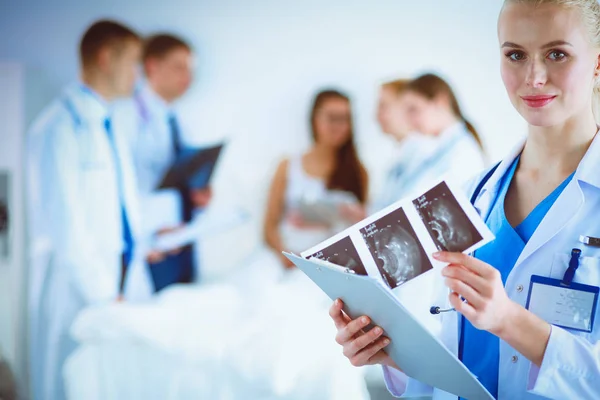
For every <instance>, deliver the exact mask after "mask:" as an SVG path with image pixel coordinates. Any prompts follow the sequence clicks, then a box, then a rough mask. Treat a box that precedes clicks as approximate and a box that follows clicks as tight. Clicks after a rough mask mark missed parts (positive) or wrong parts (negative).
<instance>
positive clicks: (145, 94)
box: [137, 83, 173, 121]
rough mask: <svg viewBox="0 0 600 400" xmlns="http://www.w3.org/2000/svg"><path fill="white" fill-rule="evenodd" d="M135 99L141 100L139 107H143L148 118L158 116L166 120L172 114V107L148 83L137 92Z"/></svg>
mask: <svg viewBox="0 0 600 400" xmlns="http://www.w3.org/2000/svg"><path fill="white" fill-rule="evenodd" d="M137 96H138V99H137V101H141V102H142V104H141V105H140V106H141V107H144V108H145V112H146V113H147V117H148V118H151V119H153V118H158V119H161V120H164V121H166V120H167V119H168V118H169V116H170V115H172V114H173V108H172V107H171V105H170V104H169V103H167V102H166V101H165V100H164V99H163V98H162V97H160V96H159V95H158V94H157V93H156V92H155V91H154V90H153V89H152V88H151V87H150V85H149V84H148V83H146V84H144V85H143V86H142V87H141V88H140V90H139V93H138V94H137Z"/></svg>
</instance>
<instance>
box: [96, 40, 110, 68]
mask: <svg viewBox="0 0 600 400" xmlns="http://www.w3.org/2000/svg"><path fill="white" fill-rule="evenodd" d="M110 50H111V49H110V47H108V46H104V47H102V48H101V49H100V50H99V51H98V56H97V65H98V68H99V69H100V70H101V71H107V70H108V69H110V64H111V61H112V54H111V51H110Z"/></svg>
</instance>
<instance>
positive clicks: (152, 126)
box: [115, 85, 183, 196]
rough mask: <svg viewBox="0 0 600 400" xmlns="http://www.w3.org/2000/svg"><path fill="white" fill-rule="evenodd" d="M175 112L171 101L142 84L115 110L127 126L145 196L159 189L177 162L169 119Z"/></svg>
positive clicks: (129, 142)
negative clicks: (173, 164)
mask: <svg viewBox="0 0 600 400" xmlns="http://www.w3.org/2000/svg"><path fill="white" fill-rule="evenodd" d="M172 113H173V110H172V109H171V108H170V106H169V104H167V103H166V102H165V101H164V100H163V99H162V98H160V96H159V95H158V94H156V93H155V92H154V91H153V90H152V88H150V87H149V86H148V85H144V86H142V87H141V88H140V89H139V90H138V91H137V93H136V94H135V95H134V97H133V98H132V99H130V100H129V99H128V100H127V101H124V102H122V103H120V104H119V106H118V107H117V108H116V109H115V119H116V120H117V121H118V122H119V124H120V125H122V126H124V127H125V126H126V127H127V141H128V144H129V146H130V148H131V153H132V159H133V164H134V168H135V174H136V177H137V180H138V189H139V191H140V194H141V195H142V196H146V195H148V194H150V193H152V192H154V191H155V190H156V188H157V187H158V185H159V184H160V181H161V179H162V178H163V176H164V175H165V173H166V172H167V170H168V169H169V167H170V166H171V164H172V163H173V161H175V151H174V149H173V143H172V139H171V128H170V126H169V122H168V121H169V115H171V114H172ZM178 122H179V121H178ZM180 130H182V129H181V126H180ZM181 133H183V132H181Z"/></svg>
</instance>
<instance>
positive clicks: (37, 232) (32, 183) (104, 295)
mask: <svg viewBox="0 0 600 400" xmlns="http://www.w3.org/2000/svg"><path fill="white" fill-rule="evenodd" d="M79 51H80V62H81V76H80V81H79V82H77V83H75V84H73V85H71V86H69V87H68V88H67V89H66V90H65V91H64V92H63V93H62V94H61V95H60V96H59V97H58V98H57V99H56V100H55V101H54V102H52V103H51V104H50V105H49V106H48V107H47V108H46V109H45V110H44V111H43V112H42V114H41V115H40V116H39V117H38V118H37V119H36V121H35V122H34V124H33V126H32V128H31V131H30V132H29V134H28V147H27V160H28V161H27V162H28V165H27V167H28V168H27V172H28V197H29V207H30V210H29V212H30V218H29V219H30V241H29V245H30V249H31V253H30V255H31V263H30V265H31V271H30V277H31V282H30V315H31V367H32V371H31V372H32V384H33V397H34V398H35V399H37V400H45V399H49V400H60V399H63V398H65V397H66V395H65V389H64V384H63V379H62V366H63V364H64V362H65V360H66V358H67V357H68V356H69V354H70V353H71V352H72V350H73V349H74V347H75V342H74V341H73V340H72V339H71V338H70V336H69V329H70V326H71V324H72V322H73V320H74V318H75V317H76V315H77V313H78V312H79V311H80V310H81V309H83V308H84V307H87V306H90V305H95V304H102V303H106V302H114V301H117V300H119V299H120V298H121V296H122V294H123V282H124V277H125V272H126V271H127V269H128V268H130V264H131V261H132V260H133V259H134V251H138V250H140V248H141V247H143V246H140V245H139V244H140V243H137V242H136V241H135V238H136V226H137V225H138V223H139V221H138V220H137V218H136V215H135V214H136V207H137V205H136V201H137V198H136V196H137V189H136V185H135V181H134V178H133V169H132V165H131V160H130V159H129V156H128V154H127V150H126V145H125V143H124V138H123V136H122V134H121V133H120V132H119V129H118V127H116V126H115V124H113V121H112V120H111V110H110V109H111V103H112V102H113V101H114V100H115V99H117V98H119V97H125V96H129V95H131V94H132V92H133V89H134V84H135V80H136V71H137V67H138V63H139V58H140V54H141V40H140V38H139V36H138V35H137V34H136V33H135V32H133V31H132V30H131V29H129V28H127V27H125V26H123V25H121V24H119V23H117V22H113V21H107V20H104V21H98V22H96V23H94V24H93V25H91V26H90V27H89V28H88V30H87V31H86V32H85V34H84V35H83V37H82V39H81V42H80V48H79Z"/></svg>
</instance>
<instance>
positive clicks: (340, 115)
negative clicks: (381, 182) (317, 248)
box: [264, 90, 368, 267]
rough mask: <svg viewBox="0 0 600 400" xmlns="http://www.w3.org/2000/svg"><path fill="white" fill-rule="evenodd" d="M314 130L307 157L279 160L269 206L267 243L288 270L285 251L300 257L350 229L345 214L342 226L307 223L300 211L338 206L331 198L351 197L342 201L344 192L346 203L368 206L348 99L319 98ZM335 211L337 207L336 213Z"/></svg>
mask: <svg viewBox="0 0 600 400" xmlns="http://www.w3.org/2000/svg"><path fill="white" fill-rule="evenodd" d="M310 126H311V129H312V138H313V145H312V147H311V148H310V149H309V150H308V151H307V152H306V153H304V154H301V155H298V156H295V157H291V158H289V159H285V160H283V161H281V163H280V164H279V166H278V167H277V170H276V171H275V175H274V177H273V180H272V183H271V188H270V191H269V197H268V202H267V213H266V216H265V222H264V235H265V236H264V237H265V242H266V243H267V245H268V246H269V247H270V248H271V249H272V250H273V251H274V252H275V253H276V254H277V255H278V256H279V258H280V259H281V262H282V263H283V265H285V266H286V267H292V266H293V264H291V262H290V261H289V260H288V259H287V258H285V257H284V256H283V255H282V254H281V252H282V251H293V252H297V253H299V252H300V251H304V250H306V249H308V248H310V247H311V246H313V245H316V244H318V243H319V242H321V241H323V240H325V239H327V238H328V237H329V236H331V235H332V234H334V233H336V232H335V231H336V230H341V229H343V226H344V225H348V221H343V218H342V216H341V215H340V218H339V222H340V224H336V223H335V221H326V220H321V221H319V220H318V218H315V220H312V221H307V218H306V215H303V213H302V210H301V208H309V207H310V206H309V204H310V203H312V204H315V205H316V204H318V203H321V205H323V204H325V203H327V202H328V200H331V202H330V204H335V203H336V200H335V199H332V197H334V198H336V197H338V198H343V197H345V198H346V199H347V198H348V197H346V196H343V195H342V196H339V194H340V192H342V193H346V194H350V199H349V200H348V201H349V202H351V203H353V204H357V205H361V206H364V204H365V203H366V201H367V191H368V175H367V171H366V169H365V168H364V166H363V165H362V163H361V161H360V159H359V158H358V155H357V151H356V148H355V145H354V132H353V124H352V109H351V106H350V99H349V98H348V97H347V96H346V95H345V94H342V93H341V92H338V91H335V90H325V91H322V92H320V93H318V94H317V95H316V97H315V100H314V103H313V107H312V110H311V114H310ZM328 198H329V199H328ZM344 200H345V199H344ZM342 201H343V200H342ZM307 203H309V204H307ZM336 208H337V206H335V207H333V210H334V212H335V211H336ZM335 225H337V226H335Z"/></svg>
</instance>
